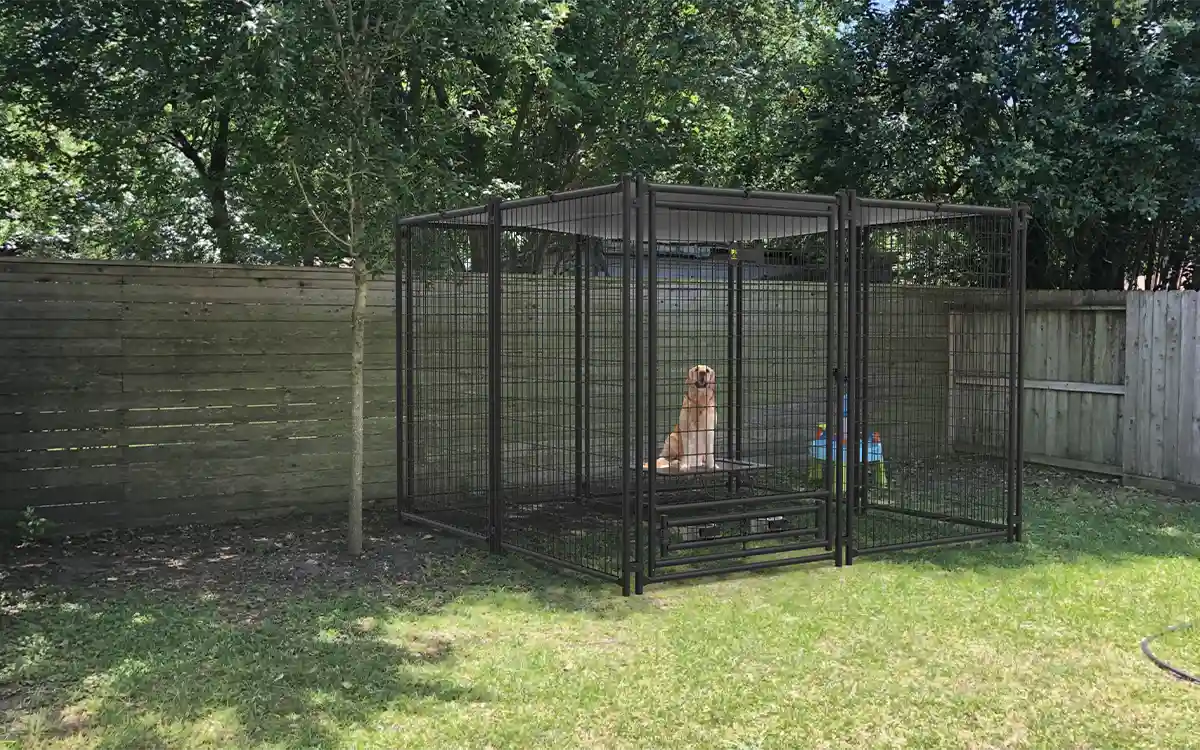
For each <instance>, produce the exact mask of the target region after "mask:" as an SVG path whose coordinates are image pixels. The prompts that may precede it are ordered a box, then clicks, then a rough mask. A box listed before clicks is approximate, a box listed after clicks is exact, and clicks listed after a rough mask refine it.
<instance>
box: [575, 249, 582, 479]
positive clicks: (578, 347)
mask: <svg viewBox="0 0 1200 750" xmlns="http://www.w3.org/2000/svg"><path fill="white" fill-rule="evenodd" d="M583 359H584V357H583V237H576V238H575V499H576V500H580V499H582V498H583V435H584V427H583V420H584V417H583Z"/></svg>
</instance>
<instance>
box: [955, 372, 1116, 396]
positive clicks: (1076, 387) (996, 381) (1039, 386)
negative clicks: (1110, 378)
mask: <svg viewBox="0 0 1200 750" xmlns="http://www.w3.org/2000/svg"><path fill="white" fill-rule="evenodd" d="M954 382H955V383H961V384H963V385H978V386H988V387H994V388H1007V387H1008V378H1004V377H1000V378H997V377H977V376H971V375H965V376H964V375H958V374H955V376H954ZM1024 385H1025V387H1026V388H1028V389H1029V390H1031V391H1058V392H1061V393H1099V394H1103V395H1105V396H1124V395H1125V386H1124V385H1123V384H1116V383H1088V382H1086V381H1082V380H1028V379H1027V380H1025V381H1024Z"/></svg>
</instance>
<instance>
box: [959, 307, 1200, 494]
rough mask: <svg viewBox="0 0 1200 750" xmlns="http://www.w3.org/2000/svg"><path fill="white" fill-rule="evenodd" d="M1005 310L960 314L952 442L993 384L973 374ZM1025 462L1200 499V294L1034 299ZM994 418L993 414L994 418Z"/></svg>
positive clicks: (1029, 312) (962, 436) (965, 440)
mask: <svg viewBox="0 0 1200 750" xmlns="http://www.w3.org/2000/svg"><path fill="white" fill-rule="evenodd" d="M1001 324H1002V323H1001V316H1000V314H999V313H996V312H965V313H957V314H956V313H952V314H951V326H950V327H951V331H952V333H951V337H950V350H951V355H950V363H951V364H950V380H951V382H952V383H953V386H952V395H951V408H950V413H949V414H948V420H949V430H950V432H951V434H952V443H954V444H956V445H958V446H959V447H960V448H961V449H967V450H970V449H973V448H974V447H975V446H973V445H972V440H971V435H972V432H973V430H975V429H976V426H977V425H976V424H975V420H976V419H977V418H978V415H979V414H980V410H979V409H978V408H973V407H975V406H976V405H977V404H978V401H979V399H984V398H987V397H988V396H987V395H986V391H985V387H987V386H991V387H994V384H993V383H992V382H991V379H989V378H983V377H979V376H978V375H977V374H976V373H975V372H973V371H972V370H973V367H972V364H971V363H972V362H973V361H975V360H977V359H978V358H979V356H980V355H979V354H978V353H976V352H974V351H973V348H974V347H975V345H976V342H977V341H980V340H985V339H986V335H987V334H988V332H990V331H993V330H994V329H995V328H996V327H997V326H998V325H1001ZM1024 331H1025V410H1024V414H1025V429H1024V438H1025V440H1024V444H1025V458H1026V460H1027V461H1031V462H1033V463H1039V464H1046V465H1050V466H1057V467H1061V468H1066V469H1079V470H1084V471H1091V472H1097V473H1102V474H1108V475H1112V476H1119V477H1122V478H1123V480H1124V481H1125V482H1126V483H1127V484H1131V485H1135V486H1140V487H1144V488H1147V489H1152V490H1159V491H1164V492H1169V493H1172V494H1178V495H1185V496H1200V340H1198V334H1200V292H1140V291H1134V292H1066V291H1031V292H1028V293H1027V302H1026V319H1025V328H1024ZM983 411H984V413H986V410H983Z"/></svg>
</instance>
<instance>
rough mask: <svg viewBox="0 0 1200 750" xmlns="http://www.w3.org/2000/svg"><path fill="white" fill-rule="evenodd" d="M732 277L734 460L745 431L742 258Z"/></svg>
mask: <svg viewBox="0 0 1200 750" xmlns="http://www.w3.org/2000/svg"><path fill="white" fill-rule="evenodd" d="M733 275H734V276H733V278H734V284H733V289H734V296H733V299H734V311H733V316H734V317H733V322H734V325H736V328H734V329H733V378H734V379H736V380H737V383H734V384H733V386H734V390H733V392H734V395H736V398H737V401H736V403H734V404H733V408H734V409H736V419H737V430H736V432H734V433H733V458H734V460H737V461H740V460H742V438H743V434H744V433H745V409H744V408H743V406H744V404H745V396H746V394H745V378H744V377H743V370H742V362H743V361H744V360H745V358H744V356H743V346H742V344H743V343H744V340H745V330H744V328H743V323H744V322H745V290H746V286H745V264H744V263H743V262H742V259H740V258H739V259H738V263H737V265H734V268H733ZM734 481H736V484H737V487H738V488H739V490H740V488H742V474H740V473H739V474H738V475H737V478H736V480H734Z"/></svg>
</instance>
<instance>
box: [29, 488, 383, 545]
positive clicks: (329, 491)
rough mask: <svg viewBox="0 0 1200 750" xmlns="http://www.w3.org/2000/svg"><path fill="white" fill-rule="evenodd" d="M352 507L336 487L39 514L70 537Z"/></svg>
mask: <svg viewBox="0 0 1200 750" xmlns="http://www.w3.org/2000/svg"><path fill="white" fill-rule="evenodd" d="M363 496H364V498H363V499H364V504H366V503H368V502H370V503H375V502H380V501H387V500H392V499H394V498H395V496H396V485H395V484H394V483H392V482H378V483H364V485H363ZM348 504H349V489H348V488H347V487H345V486H341V487H337V486H334V487H312V488H308V489H305V490H303V491H294V492H280V491H279V490H268V491H262V492H253V491H252V492H242V493H238V494H234V495H223V496H205V497H189V498H181V499H177V500H174V501H171V502H159V503H128V502H113V503H79V504H75V505H53V506H49V507H44V508H41V509H40V511H39V512H40V513H41V514H42V515H43V516H45V517H46V518H48V519H49V520H51V521H53V522H55V523H57V524H59V526H60V527H61V528H62V529H63V530H65V531H67V532H68V533H72V532H73V533H82V532H85V531H91V530H93V529H103V528H124V527H131V528H136V527H142V526H150V525H158V524H171V525H177V524H187V523H212V522H228V521H231V520H239V519H250V518H261V517H269V516H272V515H281V514H284V513H304V512H318V511H331V510H339V509H340V510H344V509H345V508H346V507H347V506H348ZM10 514H11V511H10Z"/></svg>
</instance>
